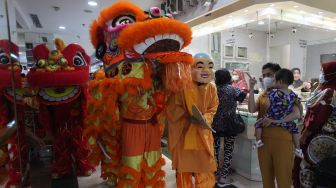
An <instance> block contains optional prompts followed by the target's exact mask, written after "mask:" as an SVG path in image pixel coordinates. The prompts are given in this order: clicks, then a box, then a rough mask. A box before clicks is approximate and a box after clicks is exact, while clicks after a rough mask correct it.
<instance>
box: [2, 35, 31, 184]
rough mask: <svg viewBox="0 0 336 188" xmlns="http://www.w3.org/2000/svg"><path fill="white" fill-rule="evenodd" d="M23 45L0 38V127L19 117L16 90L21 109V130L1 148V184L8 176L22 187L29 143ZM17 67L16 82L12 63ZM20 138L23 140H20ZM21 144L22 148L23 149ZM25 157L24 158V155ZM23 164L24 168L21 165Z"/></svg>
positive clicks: (19, 111) (8, 179)
mask: <svg viewBox="0 0 336 188" xmlns="http://www.w3.org/2000/svg"><path fill="white" fill-rule="evenodd" d="M18 52H19V48H18V46H17V45H15V44H13V43H10V42H9V41H8V40H0V78H1V79H0V129H2V128H5V126H6V124H8V123H9V122H10V121H11V120H13V119H14V117H15V112H14V93H15V95H16V96H15V99H16V110H17V120H18V122H17V126H18V132H17V133H16V134H15V135H16V136H13V137H12V138H11V139H10V140H9V142H8V146H9V147H7V145H5V146H1V148H0V185H1V183H2V179H3V178H4V177H7V175H8V178H7V181H6V184H5V187H6V188H7V187H19V185H20V183H21V177H22V174H23V173H24V170H25V167H26V165H27V162H28V146H27V144H26V142H25V139H26V137H25V125H24V108H25V106H24V102H23V89H22V88H21V77H20V73H21V65H20V63H19V62H18V60H17V57H18ZM10 59H11V61H12V63H13V69H14V86H15V92H13V89H12V82H11V63H10ZM18 141H20V143H19V142H18ZM19 148H20V149H19ZM20 158H21V159H20ZM6 164H8V166H9V168H8V169H9V171H7V170H5V168H4V165H6ZM21 167H22V168H21Z"/></svg>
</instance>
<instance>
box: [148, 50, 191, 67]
mask: <svg viewBox="0 0 336 188" xmlns="http://www.w3.org/2000/svg"><path fill="white" fill-rule="evenodd" d="M145 59H148V60H156V61H159V62H160V63H162V64H170V63H182V64H188V65H192V64H193V63H194V59H193V57H192V56H191V54H188V53H185V52H160V53H153V54H146V55H145Z"/></svg>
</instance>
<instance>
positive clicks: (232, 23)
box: [193, 0, 336, 36]
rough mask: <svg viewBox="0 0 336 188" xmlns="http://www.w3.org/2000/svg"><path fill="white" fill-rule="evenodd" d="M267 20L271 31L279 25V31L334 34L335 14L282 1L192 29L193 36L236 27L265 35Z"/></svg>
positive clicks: (232, 14) (237, 13)
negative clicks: (300, 29) (260, 22)
mask: <svg viewBox="0 0 336 188" xmlns="http://www.w3.org/2000/svg"><path fill="white" fill-rule="evenodd" d="M333 1H334V0H333ZM268 17H270V19H271V23H272V24H271V28H272V29H273V30H274V22H278V29H279V30H284V29H288V28H291V27H293V26H294V27H306V28H313V27H316V28H319V29H322V30H323V29H324V30H325V29H328V30H331V31H336V10H335V12H328V11H324V10H321V9H317V8H314V7H309V6H306V5H303V4H299V3H296V2H293V1H285V2H276V3H266V4H256V5H252V6H250V7H246V8H244V9H240V10H238V11H235V12H232V13H230V14H226V15H224V16H221V17H218V18H216V19H213V20H211V21H208V22H204V23H201V24H199V25H196V26H194V27H193V34H194V36H201V35H206V34H209V33H212V32H217V31H220V30H226V29H230V28H235V27H240V28H241V27H242V28H244V27H245V28H246V24H247V27H248V28H249V29H253V30H258V31H268ZM258 20H263V21H264V22H265V25H257V24H256V23H257V21H258Z"/></svg>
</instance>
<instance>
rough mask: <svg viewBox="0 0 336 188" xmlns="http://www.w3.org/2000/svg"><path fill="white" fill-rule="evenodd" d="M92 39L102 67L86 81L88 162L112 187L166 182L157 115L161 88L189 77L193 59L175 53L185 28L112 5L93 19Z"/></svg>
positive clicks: (185, 39)
mask: <svg viewBox="0 0 336 188" xmlns="http://www.w3.org/2000/svg"><path fill="white" fill-rule="evenodd" d="M91 39H92V43H93V45H94V46H95V47H96V55H97V57H98V58H100V59H101V60H102V61H103V62H104V69H105V72H98V73H97V74H96V80H94V81H92V82H91V83H90V91H91V98H90V101H89V107H88V108H89V117H88V118H87V120H86V122H87V129H86V131H85V132H86V134H87V135H88V136H89V143H90V146H91V148H92V152H91V159H92V161H93V162H95V164H97V165H98V164H99V162H102V177H103V178H104V179H105V178H108V183H109V185H111V186H115V185H117V186H118V187H134V188H137V187H164V175H165V174H164V172H163V171H162V170H161V167H162V166H163V165H164V160H163V159H162V157H161V148H160V138H161V132H160V126H159V124H158V121H157V114H158V113H160V111H162V110H163V109H164V102H165V96H166V95H167V93H170V92H178V91H180V90H183V89H184V88H185V87H186V86H187V85H188V84H190V82H191V76H190V64H191V63H192V57H191V55H189V54H187V53H182V52H179V51H180V50H181V49H182V48H184V47H185V46H187V45H188V44H189V43H190V41H191V30H190V28H189V27H188V26H187V25H185V24H183V23H181V22H178V21H175V20H173V19H170V18H168V17H165V16H164V15H161V11H160V9H158V8H151V9H150V12H147V13H145V12H144V11H143V10H141V9H140V8H139V7H137V6H135V5H133V4H131V3H128V2H118V3H115V4H113V5H111V6H110V7H108V8H106V9H104V10H103V11H102V12H101V13H100V16H99V17H98V18H97V19H96V20H95V21H94V22H93V24H92V26H91Z"/></svg>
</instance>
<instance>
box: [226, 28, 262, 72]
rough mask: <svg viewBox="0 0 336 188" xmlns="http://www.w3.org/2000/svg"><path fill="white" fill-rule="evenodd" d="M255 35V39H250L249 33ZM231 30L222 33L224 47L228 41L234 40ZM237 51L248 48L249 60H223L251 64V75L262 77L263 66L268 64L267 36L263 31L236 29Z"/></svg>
mask: <svg viewBox="0 0 336 188" xmlns="http://www.w3.org/2000/svg"><path fill="white" fill-rule="evenodd" d="M251 32H252V33H253V38H249V33H251ZM231 34H232V33H231V32H230V31H229V30H225V31H222V45H225V44H226V41H227V40H228V39H232V36H231ZM234 35H235V36H234V39H235V49H237V47H247V57H248V59H246V60H244V59H235V58H233V59H232V58H223V61H222V63H223V64H224V63H225V61H231V60H234V61H241V62H249V63H250V67H249V68H250V74H251V75H252V76H255V77H259V76H260V75H261V68H262V65H263V64H265V63H266V34H265V32H261V31H252V30H249V31H247V30H246V29H234Z"/></svg>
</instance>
